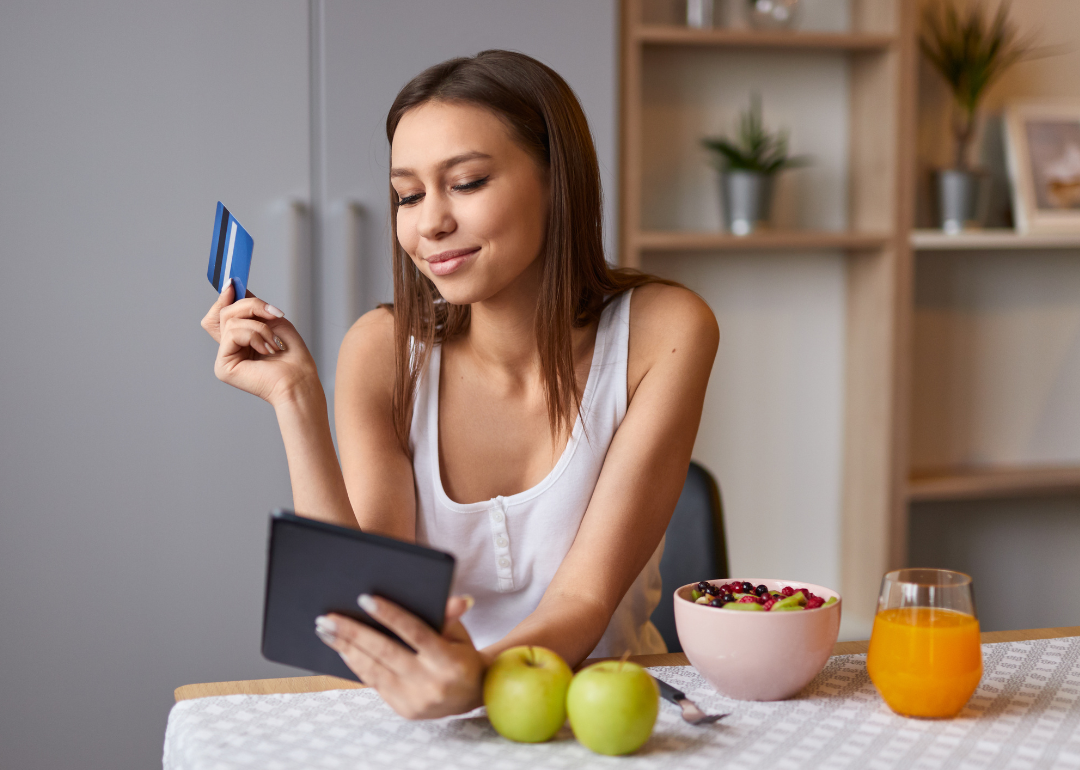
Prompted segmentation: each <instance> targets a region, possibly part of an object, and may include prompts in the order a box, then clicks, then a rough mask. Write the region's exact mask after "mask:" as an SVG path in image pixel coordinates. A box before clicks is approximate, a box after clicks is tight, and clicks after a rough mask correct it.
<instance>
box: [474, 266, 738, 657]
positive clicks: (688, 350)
mask: <svg viewBox="0 0 1080 770" xmlns="http://www.w3.org/2000/svg"><path fill="white" fill-rule="evenodd" d="M718 343H719V331H718V329H717V326H716V319H715V318H714V317H713V314H712V311H710V310H709V308H708V306H707V305H706V304H705V303H704V302H703V301H702V300H701V299H699V298H698V297H697V296H696V295H694V294H692V293H691V292H689V291H687V290H686V289H681V288H678V287H671V286H663V285H658V284H650V285H646V286H643V287H640V288H638V289H636V290H635V291H634V294H633V297H632V299H631V313H630V355H629V359H630V360H629V365H628V373H627V387H628V390H629V393H628V395H629V406H628V408H627V412H626V417H625V418H624V419H623V422H622V424H621V425H620V426H619V429H618V431H617V432H616V434H615V437H614V439H612V442H611V446H610V448H609V449H608V453H607V457H606V459H605V461H604V467H603V469H602V471H601V472H600V478H599V480H598V481H597V484H596V488H595V490H594V491H593V496H592V499H591V501H590V502H589V507H588V509H587V510H586V512H585V517H584V518H583V519H582V522H581V526H580V528H579V529H578V533H577V537H576V538H575V540H574V544H573V546H572V547H571V549H570V552H569V553H568V554H567V555H566V558H565V559H564V560H563V563H562V565H561V566H560V567H559V570H558V572H556V574H555V578H554V580H552V581H551V585H550V586H548V590H547V591H546V592H545V594H544V598H543V599H542V600H541V602H540V605H539V606H538V607H537V608H536V610H535V611H534V612H533V613H532V614H531V615H529V616H528V617H527V618H526V619H525V620H523V621H522V622H521V623H520V624H519V625H518V626H517V627H516V628H514V629H513V630H512V631H511V632H510V633H509V634H508V635H507V636H506V637H505V638H503V639H502V640H501V641H499V642H498V643H497V644H494V645H492V646H491V647H488V648H486V649H485V650H484V651H483V653H484V656H485V657H486V658H488V659H489V660H490V659H492V658H494V656H495V655H497V654H498V653H499V652H501V651H502V650H505V649H507V648H509V647H514V646H516V645H520V644H536V645H542V646H544V647H549V648H551V649H553V650H555V651H556V652H558V653H559V654H560V655H562V657H563V658H564V659H565V660H566V662H567V663H569V664H570V665H571V666H576V665H577V664H578V663H580V662H581V661H582V660H583V659H584V658H585V656H586V655H588V654H589V653H590V652H591V651H592V649H593V648H594V647H595V646H596V643H597V642H598V641H599V640H600V637H601V636H602V635H603V633H604V630H605V629H606V628H607V625H608V622H609V621H610V619H611V616H612V614H613V613H614V612H615V609H616V607H617V606H618V604H619V602H620V601H621V600H622V597H623V596H624V595H625V593H626V591H627V590H628V589H629V588H630V585H631V584H632V583H633V582H634V580H635V579H636V578H637V576H638V574H639V573H640V572H641V570H642V569H643V568H644V567H645V564H646V563H647V562H648V560H649V558H650V557H651V556H652V554H653V552H654V551H655V550H656V546H657V545H658V544H659V542H660V538H661V537H663V535H664V531H665V530H666V529H667V525H668V521H669V520H670V519H671V514H672V512H673V511H674V510H675V503H676V502H677V501H678V499H679V494H680V492H681V491H682V487H683V482H684V480H685V477H686V468H687V467H688V465H689V463H690V455H691V452H692V450H693V447H694V439H695V437H696V436H697V429H698V424H699V422H700V421H701V410H702V406H703V404H704V400H705V389H706V386H707V385H708V381H709V374H710V372H711V370H712V364H713V359H714V358H715V356H716V349H717V345H718Z"/></svg>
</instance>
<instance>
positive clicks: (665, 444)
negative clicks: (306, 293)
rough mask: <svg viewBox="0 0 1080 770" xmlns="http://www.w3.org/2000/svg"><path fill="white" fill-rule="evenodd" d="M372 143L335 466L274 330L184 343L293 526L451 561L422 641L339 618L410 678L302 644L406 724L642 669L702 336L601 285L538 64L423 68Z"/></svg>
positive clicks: (348, 639)
mask: <svg viewBox="0 0 1080 770" xmlns="http://www.w3.org/2000/svg"><path fill="white" fill-rule="evenodd" d="M386 126H387V138H388V139H389V141H390V146H391V169H390V185H391V191H390V203H391V207H390V208H391V222H392V225H393V232H394V233H395V236H396V237H395V239H394V244H393V264H394V305H393V306H392V307H381V308H379V309H377V310H374V311H372V312H370V313H368V314H366V315H364V316H363V317H362V318H361V319H360V320H358V321H357V322H356V324H355V325H354V326H353V327H352V329H351V330H350V331H349V333H348V334H347V336H346V338H345V340H344V342H343V343H342V346H341V351H340V356H339V359H338V369H337V383H336V401H335V414H336V419H337V438H338V447H339V450H340V455H341V463H340V466H339V464H338V458H337V456H336V455H335V452H334V446H333V443H332V441H331V437H330V426H329V422H328V419H327V411H326V402H325V397H324V395H323V391H322V388H321V386H320V384H319V379H318V376H317V373H316V370H315V364H314V362H313V361H312V358H311V356H310V354H309V353H308V351H307V349H306V348H305V346H304V343H303V340H301V339H300V337H299V335H298V334H297V333H296V330H295V329H294V328H293V326H292V325H291V324H290V323H289V322H288V321H287V320H286V319H285V318H283V314H282V312H281V311H280V310H278V309H276V308H274V307H273V306H272V305H268V304H266V303H265V302H263V301H262V300H259V299H257V298H256V297H253V296H249V297H248V298H246V299H242V300H240V301H238V302H236V303H233V304H230V302H231V301H232V289H231V287H228V286H227V287H226V288H225V291H224V292H223V293H222V295H221V297H219V299H218V301H217V302H216V303H215V304H214V306H213V307H212V308H211V309H210V312H209V313H208V314H207V316H206V318H204V319H203V326H204V328H206V329H207V331H209V332H210V334H211V335H212V336H214V338H215V339H216V340H219V342H220V347H219V350H218V356H217V360H216V362H215V365H214V371H215V373H216V374H217V376H218V378H220V379H221V380H222V381H224V382H227V383H229V384H230V385H234V386H235V387H238V388H240V389H242V390H245V391H248V392H250V393H254V394H255V395H258V396H260V397H261V398H263V399H265V400H266V401H268V402H269V403H271V404H272V405H273V406H274V409H275V411H276V413H277V418H278V423H279V425H280V428H281V434H282V437H283V439H284V442H285V450H286V454H287V456H288V462H289V475H290V479H291V481H292V488H293V501H294V505H295V507H296V509H297V510H298V511H301V512H304V513H305V514H307V515H310V516H316V517H318V518H321V519H324V520H326V521H330V522H333V523H336V524H341V525H346V526H354V527H355V526H357V525H359V526H360V528H361V529H363V530H365V531H368V532H377V533H381V534H384V535H388V536H390V537H395V538H399V539H402V540H409V541H415V542H419V543H422V544H426V545H430V546H432V547H435V548H439V549H442V550H446V551H449V552H451V553H453V554H454V555H455V556H456V558H457V570H456V574H455V586H454V588H455V592H457V593H458V594H459V595H456V596H454V597H452V598H451V599H450V601H449V603H448V606H447V613H446V624H445V630H444V631H443V633H442V634H441V635H440V634H438V633H436V632H435V631H433V630H431V629H430V628H428V627H427V626H425V625H424V624H423V623H422V622H421V621H420V620H418V619H417V618H415V617H414V616H411V615H410V614H409V613H407V612H405V611H404V610H402V609H401V608H399V607H397V606H395V605H393V604H391V603H390V602H388V601H386V600H382V599H379V598H377V597H370V596H361V597H360V598H359V599H358V601H359V603H360V605H361V606H362V607H363V609H364V610H365V611H366V612H368V613H369V614H370V615H372V616H373V617H375V618H377V619H378V620H379V621H380V622H381V623H383V624H384V625H385V626H386V627H388V628H390V629H392V630H393V631H394V632H395V633H397V634H398V635H399V636H400V637H401V638H402V639H403V640H405V641H406V642H407V643H408V644H409V645H410V646H411V647H412V648H413V649H414V650H415V651H416V652H413V651H411V650H409V649H407V648H405V647H404V646H402V645H400V644H398V643H397V642H395V641H392V640H391V639H390V638H389V637H387V636H384V635H382V634H380V633H378V632H377V631H375V630H373V629H371V628H369V627H367V626H364V625H361V624H359V623H356V622H354V621H352V620H350V619H349V618H346V617H343V616H340V615H330V616H327V617H323V618H319V620H318V621H317V628H316V629H315V632H316V633H318V635H319V637H320V638H321V639H322V640H323V641H324V642H325V643H326V644H328V645H330V646H331V647H333V648H334V649H335V650H337V651H338V652H339V653H340V654H341V656H342V658H343V659H344V660H345V662H346V663H347V664H348V665H349V666H350V668H351V669H352V670H353V671H355V672H356V674H357V675H358V676H359V677H360V678H361V679H363V680H364V682H366V683H368V684H370V685H371V686H372V687H374V688H375V689H376V690H378V691H379V693H380V694H381V695H382V696H383V697H384V698H385V700H386V701H387V702H388V703H389V704H390V705H391V706H392V707H393V708H394V709H395V710H396V711H397V712H398V713H399V714H401V715H403V716H405V717H409V718H430V717H439V716H445V715H449V714H455V713H461V712H464V711H467V710H469V709H472V708H474V707H476V706H478V705H480V704H481V701H482V699H481V685H482V680H483V673H484V670H485V668H486V666H487V665H488V663H489V662H490V661H491V660H492V659H493V658H494V657H495V656H496V655H498V653H499V652H501V651H502V650H504V649H507V648H509V647H513V646H516V645H521V644H534V645H541V646H544V647H549V648H551V649H553V650H555V651H556V652H558V653H559V654H560V655H562V657H563V658H564V659H566V661H567V662H568V663H569V664H570V665H571V666H574V665H576V664H578V663H579V662H581V661H582V660H583V659H585V657H587V656H589V655H590V654H591V653H592V654H595V655H616V654H621V653H622V652H624V651H625V650H629V651H631V652H633V653H638V654H641V653H652V652H663V651H664V645H663V641H662V640H661V639H660V636H659V634H658V633H657V631H656V629H655V628H654V627H653V626H652V624H651V623H649V616H650V615H651V613H652V610H653V609H654V608H655V606H656V604H657V602H658V601H659V600H660V579H659V559H660V553H661V551H662V538H663V534H664V530H665V528H666V527H667V523H668V520H669V519H670V517H671V513H672V511H673V510H674V507H675V502H676V501H677V500H678V497H679V492H680V490H681V488H682V483H683V480H684V478H685V475H686V468H687V465H688V463H689V460H690V452H691V449H692V447H693V443H694V437H695V435H696V433H697V427H698V422H699V421H700V417H701V408H702V402H703V400H704V396H705V388H706V384H707V382H708V376H709V371H710V369H711V367H712V362H713V358H714V356H715V354H716V347H717V338H718V332H717V327H716V321H715V319H714V318H713V315H712V313H711V312H710V311H709V309H708V307H707V306H706V305H705V304H704V303H703V302H702V301H701V300H700V299H699V298H698V297H697V296H696V295H694V294H693V293H691V292H689V291H687V290H686V289H683V288H681V287H678V286H674V285H670V284H666V283H665V282H662V281H659V280H658V279H655V278H651V277H649V276H645V275H642V274H639V273H636V272H631V271H618V270H612V269H610V268H609V267H608V265H607V263H606V262H605V261H604V254H603V247H602V243H601V192H600V181H599V170H598V165H597V160H596V153H595V150H594V149H593V145H592V140H591V138H590V135H589V129H588V125H587V123H586V120H585V116H584V113H583V112H582V110H581V106H580V105H579V104H578V101H577V99H576V97H575V96H574V94H573V92H572V91H571V89H570V87H569V86H568V85H567V84H566V83H565V82H564V81H563V80H562V78H560V77H559V76H558V75H557V74H556V73H555V72H554V71H552V70H551V69H549V68H548V67H546V66H544V65H543V64H540V63H539V62H537V61H536V60H534V59H531V58H529V57H527V56H524V55H522V54H516V53H510V52H506V51H485V52H483V53H481V54H479V55H478V56H476V57H473V58H467V59H454V60H451V61H448V62H444V63H443V64H440V65H437V66H435V67H432V68H430V69H428V70H426V71H425V72H423V73H421V74H420V75H419V76H417V77H416V78H415V79H414V80H412V81H411V82H410V83H409V84H408V85H406V86H405V88H404V89H402V91H401V93H400V94H398V97H397V99H396V100H395V102H394V105H393V106H392V107H391V109H390V114H389V115H388V117H387V121H386ZM473 597H475V600H474V599H473ZM470 610H471V611H470ZM466 612H469V614H468V616H466V617H464V618H462V616H463V615H465V613H466Z"/></svg>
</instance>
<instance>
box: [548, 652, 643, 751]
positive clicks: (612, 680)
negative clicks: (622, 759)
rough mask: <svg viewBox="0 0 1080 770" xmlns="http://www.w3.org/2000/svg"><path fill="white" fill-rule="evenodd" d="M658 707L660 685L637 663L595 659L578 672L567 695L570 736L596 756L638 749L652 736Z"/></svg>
mask: <svg viewBox="0 0 1080 770" xmlns="http://www.w3.org/2000/svg"><path fill="white" fill-rule="evenodd" d="M659 711H660V688H659V687H657V686H656V681H655V680H654V679H653V678H652V676H650V675H649V672H648V671H646V670H645V669H643V668H642V667H641V666H639V665H637V664H636V663H626V662H621V661H618V660H606V661H603V662H601V663H594V664H593V665H591V666H588V667H587V668H583V669H582V670H581V671H579V672H578V673H577V676H575V677H574V681H572V682H571V683H570V690H569V692H567V694H566V712H567V714H568V715H569V716H570V727H572V728H573V729H574V736H575V737H576V738H577V739H578V740H579V741H580V742H581V743H582V744H583V745H584V746H586V747H587V748H590V749H592V750H593V751H595V752H596V753H597V754H610V755H616V754H629V753H630V752H631V751H637V750H638V749H639V748H641V745H642V744H643V743H645V741H647V740H649V736H650V735H652V729H653V725H654V724H656V715H657V713H658V712H659Z"/></svg>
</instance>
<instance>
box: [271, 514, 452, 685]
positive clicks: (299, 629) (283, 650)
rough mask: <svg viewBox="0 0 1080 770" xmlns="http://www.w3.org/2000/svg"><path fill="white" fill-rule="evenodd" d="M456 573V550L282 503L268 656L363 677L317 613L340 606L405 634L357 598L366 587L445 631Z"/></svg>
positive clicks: (274, 537)
mask: <svg viewBox="0 0 1080 770" xmlns="http://www.w3.org/2000/svg"><path fill="white" fill-rule="evenodd" d="M453 576H454V557H453V556H451V555H450V554H448V553H443V552H442V551H436V550H433V549H431V548H424V547H423V546H419V545H413V544H412V543H403V542H401V541H400V540H393V539H391V538H388V537H381V536H379V535H372V534H368V533H366V532H361V531H360V530H357V529H348V528H346V527H338V526H335V525H333V524H327V523H325V522H322V521H316V520H314V519H308V518H304V517H302V516H297V515H295V514H293V513H290V512H288V511H274V512H273V513H272V514H271V515H270V546H269V556H268V559H267V567H266V601H265V604H264V607H263V634H262V653H263V656H264V657H266V658H267V659H268V660H272V661H275V662H277V663H285V664H287V665H290V666H296V667H298V668H306V669H307V670H308V671H314V672H315V673H318V674H330V675H331V676H339V677H341V678H342V679H352V680H353V681H359V678H358V677H357V676H356V674H354V673H353V672H352V671H351V670H350V669H349V667H348V666H346V665H345V663H344V661H342V659H341V657H340V656H339V655H338V654H337V652H336V651H335V650H333V649H331V648H329V647H327V646H326V645H325V644H323V643H322V642H321V641H319V637H317V636H315V618H317V617H318V616H319V615H325V614H326V613H328V612H336V613H339V614H341V615H347V616H349V617H351V618H355V619H356V620H358V621H360V622H361V623H366V624H367V625H369V626H371V627H373V628H376V629H378V630H379V631H382V632H383V633H384V634H387V635H388V636H390V637H392V638H394V639H398V637H397V636H396V635H394V634H393V633H392V632H391V631H389V630H388V629H387V628H385V627H384V626H382V625H380V624H379V623H377V622H376V621H374V620H372V619H371V618H370V617H369V616H368V615H367V614H366V613H364V611H363V610H361V609H360V608H359V607H358V606H357V604H356V597H357V596H359V595H360V594H362V593H366V594H371V595H372V596H381V597H384V598H386V599H389V600H390V601H392V602H394V603H395V604H398V605H400V606H401V607H403V608H405V609H406V610H408V611H409V612H411V613H413V614H414V615H416V616H417V617H419V618H421V619H422V620H424V621H425V622H427V624H428V625H430V626H431V627H432V628H434V629H436V630H440V631H441V629H442V625H443V619H444V613H445V612H446V600H447V598H448V597H449V595H450V583H451V581H452V579H453ZM398 641H400V639H399V640H398ZM402 643H403V644H404V642H402Z"/></svg>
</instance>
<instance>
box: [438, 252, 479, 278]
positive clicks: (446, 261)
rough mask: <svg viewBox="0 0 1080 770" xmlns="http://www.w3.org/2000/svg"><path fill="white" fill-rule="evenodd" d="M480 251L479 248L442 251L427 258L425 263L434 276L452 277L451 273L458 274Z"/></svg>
mask: <svg viewBox="0 0 1080 770" xmlns="http://www.w3.org/2000/svg"><path fill="white" fill-rule="evenodd" d="M478 251H480V247H479V246H476V247H474V248H471V249H455V250H453V251H442V252H439V253H438V254H432V255H431V256H430V257H427V258H426V259H425V261H426V262H427V263H428V269H429V270H431V272H432V274H433V275H437V276H444V275H450V274H451V273H455V272H457V271H458V269H459V268H461V267H462V266H463V265H464V264H465V263H467V262H468V261H469V258H470V257H472V255H473V254H476V253H477V252H478Z"/></svg>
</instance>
